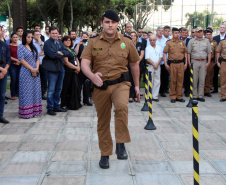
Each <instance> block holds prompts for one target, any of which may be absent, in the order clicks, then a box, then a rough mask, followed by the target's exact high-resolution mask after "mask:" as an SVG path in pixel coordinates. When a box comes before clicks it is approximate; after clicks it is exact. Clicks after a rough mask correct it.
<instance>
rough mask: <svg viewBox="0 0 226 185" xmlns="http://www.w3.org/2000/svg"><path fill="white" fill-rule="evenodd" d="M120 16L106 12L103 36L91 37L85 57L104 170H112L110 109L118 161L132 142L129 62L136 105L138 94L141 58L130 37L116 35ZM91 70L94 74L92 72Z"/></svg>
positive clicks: (110, 11)
mask: <svg viewBox="0 0 226 185" xmlns="http://www.w3.org/2000/svg"><path fill="white" fill-rule="evenodd" d="M118 25H119V17H118V14H117V13H116V12H115V11H113V10H106V11H105V12H104V14H103V15H102V18H101V26H102V27H103V32H102V33H100V34H97V35H95V36H93V37H91V38H90V39H89V41H88V44H87V46H86V47H85V48H84V51H83V53H82V56H81V58H82V62H81V63H82V71H83V73H84V74H85V75H86V76H87V77H88V78H89V79H90V80H91V81H92V82H93V83H94V91H93V101H94V104H95V107H96V111H97V117H98V125H97V133H98V139H99V148H100V151H101V159H100V162H99V165H100V167H101V168H103V169H106V168H109V156H110V155H112V150H113V142H112V137H111V132H110V120H111V108H112V104H113V105H114V108H115V109H114V112H115V140H116V154H117V158H118V159H127V158H128V156H127V153H126V150H125V146H124V143H127V142H130V135H129V130H128V99H129V90H130V86H131V84H130V82H129V73H128V68H127V64H128V62H129V64H130V69H131V72H132V76H133V80H134V84H135V92H136V96H137V101H138V102H139V101H140V90H139V75H140V74H139V62H138V61H139V60H140V58H139V55H138V52H137V50H136V48H135V46H134V44H133V42H132V40H131V37H130V36H128V35H126V34H125V35H122V34H120V33H118V32H117V27H118ZM90 65H91V66H92V71H91V69H90Z"/></svg>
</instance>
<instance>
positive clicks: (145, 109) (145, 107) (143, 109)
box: [141, 65, 148, 111]
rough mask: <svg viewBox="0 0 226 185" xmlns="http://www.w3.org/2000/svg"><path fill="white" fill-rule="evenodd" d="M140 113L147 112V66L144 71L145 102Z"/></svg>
mask: <svg viewBox="0 0 226 185" xmlns="http://www.w3.org/2000/svg"><path fill="white" fill-rule="evenodd" d="M141 111H148V65H146V70H145V102H144V106H143V108H142V109H141Z"/></svg>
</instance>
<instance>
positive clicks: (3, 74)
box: [0, 26, 11, 124]
mask: <svg viewBox="0 0 226 185" xmlns="http://www.w3.org/2000/svg"><path fill="white" fill-rule="evenodd" d="M0 35H2V27H1V26H0ZM10 62H11V56H10V50H9V46H8V45H7V44H6V43H5V42H3V41H1V40H0V123H4V124H7V123H9V121H7V120H6V119H5V118H4V117H3V112H4V105H5V92H6V85H7V72H8V69H9V66H10Z"/></svg>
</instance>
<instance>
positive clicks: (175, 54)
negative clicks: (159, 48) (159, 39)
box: [163, 38, 187, 60]
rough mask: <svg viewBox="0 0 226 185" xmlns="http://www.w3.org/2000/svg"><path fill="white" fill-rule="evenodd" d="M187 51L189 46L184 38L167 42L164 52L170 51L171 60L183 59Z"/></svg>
mask: <svg viewBox="0 0 226 185" xmlns="http://www.w3.org/2000/svg"><path fill="white" fill-rule="evenodd" d="M186 52H187V47H186V45H185V43H184V41H183V40H180V39H174V38H173V39H171V40H168V41H167V42H166V46H165V48H164V50H163V53H168V54H169V56H168V59H169V60H183V59H184V55H185V53H186Z"/></svg>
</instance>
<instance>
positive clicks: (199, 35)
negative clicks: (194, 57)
mask: <svg viewBox="0 0 226 185" xmlns="http://www.w3.org/2000/svg"><path fill="white" fill-rule="evenodd" d="M196 37H197V38H202V37H203V31H202V30H200V31H197V32H196Z"/></svg>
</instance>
